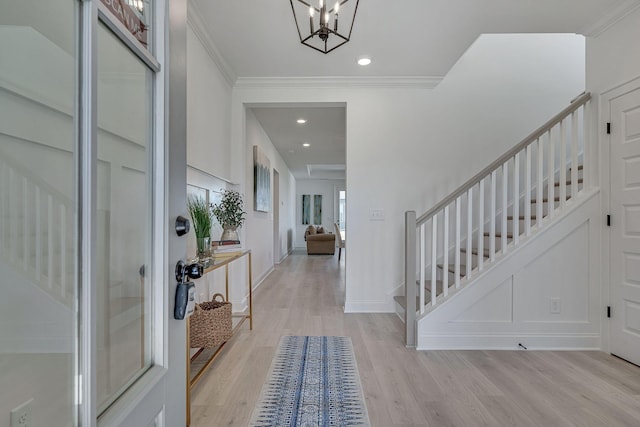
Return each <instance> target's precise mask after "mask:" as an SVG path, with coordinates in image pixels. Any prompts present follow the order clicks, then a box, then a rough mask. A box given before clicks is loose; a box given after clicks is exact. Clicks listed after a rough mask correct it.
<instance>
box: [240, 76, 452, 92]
mask: <svg viewBox="0 0 640 427" xmlns="http://www.w3.org/2000/svg"><path fill="white" fill-rule="evenodd" d="M442 79H443V77H238V79H237V80H236V84H235V86H234V87H235V88H240V89H242V88H319V89H325V88H412V89H433V88H435V87H436V86H438V84H439V83H440V82H441V81H442Z"/></svg>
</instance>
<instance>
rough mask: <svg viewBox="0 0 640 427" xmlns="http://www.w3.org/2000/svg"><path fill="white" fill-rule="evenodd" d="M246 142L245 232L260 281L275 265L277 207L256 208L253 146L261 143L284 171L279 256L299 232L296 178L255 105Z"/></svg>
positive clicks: (249, 114)
mask: <svg viewBox="0 0 640 427" xmlns="http://www.w3.org/2000/svg"><path fill="white" fill-rule="evenodd" d="M245 131H246V145H245V144H244V143H243V144H242V145H243V146H244V153H245V157H244V159H243V161H242V162H241V163H240V164H241V165H242V167H241V168H240V170H241V171H242V172H243V176H242V183H243V184H241V187H242V188H244V194H245V206H246V207H247V209H246V211H247V213H248V215H247V221H246V225H245V235H246V239H247V247H249V248H251V250H252V253H253V275H254V278H255V280H254V283H257V282H260V281H261V280H262V279H263V278H264V277H266V275H267V274H269V272H271V270H272V269H273V260H274V254H273V248H274V245H273V238H274V236H273V207H272V209H271V211H270V212H258V211H255V210H254V208H253V206H254V205H253V146H254V145H258V146H259V147H260V148H261V149H262V150H263V152H264V153H265V155H266V156H267V157H268V158H269V161H270V162H271V169H275V170H277V171H278V173H279V174H280V191H279V194H280V209H279V214H280V218H279V223H280V232H279V236H277V238H279V240H280V252H281V253H280V254H275V255H276V257H275V258H276V259H282V258H283V257H284V256H286V255H287V254H288V253H289V251H290V250H291V249H292V247H289V242H291V244H292V243H293V241H292V239H291V237H290V236H292V235H293V234H294V233H295V232H294V229H293V224H294V219H295V210H294V209H295V208H294V197H295V191H296V190H295V188H296V181H295V179H294V177H293V175H292V174H291V171H290V170H289V168H288V167H287V165H286V163H285V162H284V160H283V159H282V157H281V156H280V154H279V153H278V152H277V151H276V149H275V147H274V146H273V143H272V142H271V140H270V139H269V137H268V136H267V134H266V133H265V131H264V129H263V128H262V126H261V125H260V122H258V119H256V117H255V115H254V114H253V112H252V111H251V109H247V110H246V129H245ZM271 174H272V179H271V186H272V188H271V197H273V171H272V172H271Z"/></svg>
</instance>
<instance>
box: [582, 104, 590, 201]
mask: <svg viewBox="0 0 640 427" xmlns="http://www.w3.org/2000/svg"><path fill="white" fill-rule="evenodd" d="M590 114H591V101H589V102H587V103H586V104H584V106H583V107H582V127H583V130H582V188H583V189H586V188H589V185H590V184H591V182H590V181H591V176H590V173H591V167H590V166H591V163H590V162H591V127H590V125H591V116H590Z"/></svg>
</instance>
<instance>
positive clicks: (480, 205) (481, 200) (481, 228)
mask: <svg viewBox="0 0 640 427" xmlns="http://www.w3.org/2000/svg"><path fill="white" fill-rule="evenodd" d="M485 197H486V195H485V194H484V178H482V179H481V180H480V184H479V188H478V254H480V256H478V271H482V269H483V267H484V198H485Z"/></svg>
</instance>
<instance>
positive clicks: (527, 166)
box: [524, 145, 542, 236]
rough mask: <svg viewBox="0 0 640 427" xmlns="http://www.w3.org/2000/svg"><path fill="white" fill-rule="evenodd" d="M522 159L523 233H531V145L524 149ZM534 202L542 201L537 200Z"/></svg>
mask: <svg viewBox="0 0 640 427" xmlns="http://www.w3.org/2000/svg"><path fill="white" fill-rule="evenodd" d="M525 153H526V154H525V159H524V234H525V236H529V235H530V234H531V145H529V146H528V147H527V148H526V149H525ZM536 203H542V200H538V201H537V202H536Z"/></svg>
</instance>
